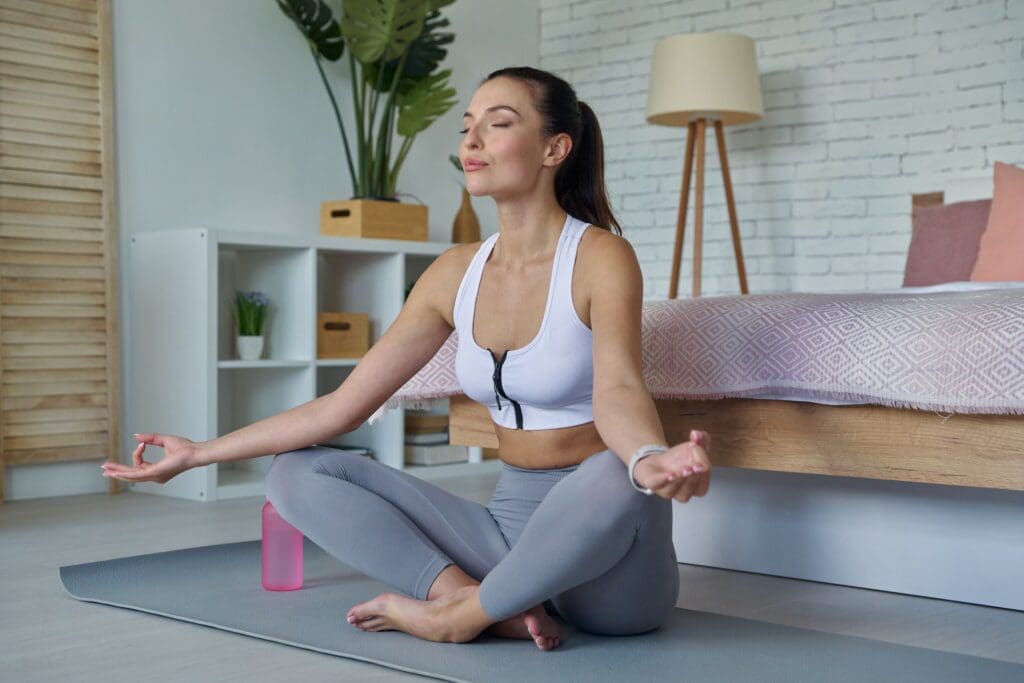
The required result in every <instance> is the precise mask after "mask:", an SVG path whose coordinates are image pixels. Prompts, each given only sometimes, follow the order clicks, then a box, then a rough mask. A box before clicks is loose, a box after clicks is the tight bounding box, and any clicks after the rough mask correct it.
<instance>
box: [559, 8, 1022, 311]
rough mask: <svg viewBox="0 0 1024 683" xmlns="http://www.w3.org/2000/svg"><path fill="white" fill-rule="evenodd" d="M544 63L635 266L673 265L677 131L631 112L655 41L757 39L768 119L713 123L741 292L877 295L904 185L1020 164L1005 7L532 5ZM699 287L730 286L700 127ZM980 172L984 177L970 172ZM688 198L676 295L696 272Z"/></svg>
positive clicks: (904, 211)
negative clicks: (563, 88) (734, 227)
mask: <svg viewBox="0 0 1024 683" xmlns="http://www.w3.org/2000/svg"><path fill="white" fill-rule="evenodd" d="M540 19H541V43H540V64H541V67H542V68H545V69H549V70H552V71H555V72H557V73H558V74H559V75H561V76H562V77H564V78H566V79H567V80H568V81H569V82H570V83H572V84H574V86H575V87H576V90H577V94H578V95H579V97H580V98H582V99H584V100H587V101H588V102H589V103H590V104H591V105H592V106H593V107H594V110H595V111H596V112H597V115H598V117H599V119H600V121H601V123H602V128H603V132H604V136H605V144H606V153H607V154H606V164H607V178H608V185H609V191H610V193H611V195H612V201H613V205H614V208H615V209H616V211H617V213H618V217H619V219H620V222H621V223H623V226H624V234H625V236H627V237H628V238H629V239H630V241H631V242H632V243H633V244H634V245H635V247H636V249H637V253H638V256H639V258H640V260H641V264H642V266H643V270H644V274H645V277H646V281H645V297H646V298H648V299H659V298H665V297H666V296H667V295H668V278H669V276H670V274H671V257H672V249H671V248H666V247H670V246H671V245H672V244H673V242H674V239H675V225H676V212H677V211H678V205H679V187H680V179H681V174H682V165H683V153H684V151H685V140H686V129H685V128H670V127H665V126H654V125H651V124H648V123H646V122H645V119H644V110H645V106H646V94H647V87H648V78H649V74H650V61H651V53H652V50H653V46H654V43H655V42H656V41H657V39H658V38H661V37H662V36H666V35H672V34H676V33H688V32H706V31H729V32H736V33H742V34H745V35H748V36H751V37H752V38H754V39H755V41H756V44H757V55H758V65H759V67H760V71H761V74H762V78H761V86H762V92H763V96H764V107H765V115H764V118H763V119H762V120H761V121H758V122H756V123H753V124H747V125H744V126H736V127H729V128H726V130H725V137H726V145H727V148H728V153H729V168H730V172H731V176H732V182H733V187H734V191H735V198H736V205H737V213H738V218H739V223H740V233H741V236H742V245H743V253H744V257H745V259H744V260H745V266H746V270H747V276H748V283H749V290H750V292H751V293H752V294H757V293H765V292H770V291H836V290H864V289H888V288H893V287H899V286H900V285H901V284H902V281H903V267H904V265H905V262H906V254H907V246H908V245H909V243H910V230H911V224H910V195H911V193H912V192H927V191H937V190H954V192H956V191H959V187H957V186H960V185H963V184H964V183H965V182H967V180H968V179H969V181H970V182H969V184H970V186H971V190H972V191H971V192H969V194H975V193H976V192H974V191H973V190H974V188H977V187H979V186H980V187H981V188H982V192H984V191H985V189H987V191H988V193H989V194H988V195H987V196H989V197H990V196H991V176H992V167H993V162H994V161H996V160H998V161H1004V162H1008V163H1016V164H1020V163H1022V162H1024V135H1022V133H1024V2H1020V1H1019V0H981V1H978V0H947V1H946V2H935V1H934V0H889V1H886V2H861V1H859V0H755V1H753V2H751V1H750V0H728V1H727V0H687V1H686V2H677V1H674V2H664V0H631V2H629V3H626V2H622V1H620V0H541V13H540ZM706 147H707V152H706V158H707V165H706V170H705V173H706V175H705V178H706V186H707V187H706V191H705V214H704V256H703V264H702V271H703V280H702V294H703V295H704V296H710V295H716V294H737V293H739V291H740V290H739V281H738V278H737V275H736V265H735V260H734V258H733V255H732V244H731V241H730V236H729V235H730V229H729V216H728V212H727V210H726V207H725V194H724V191H723V188H722V176H721V170H720V168H721V167H720V165H719V160H718V152H717V148H716V145H715V137H714V133H713V132H709V133H708V137H707V141H706ZM977 178H984V179H986V180H985V183H987V184H980V185H979V183H978V182H976V180H975V179H977ZM693 202H694V199H693V192H692V191H691V194H690V208H689V214H690V215H689V216H688V218H687V224H686V234H685V243H684V251H683V254H684V259H683V263H682V270H681V274H680V280H679V295H680V296H689V295H690V292H691V279H692V274H693V268H692V255H693V243H692V241H693V232H694V230H693Z"/></svg>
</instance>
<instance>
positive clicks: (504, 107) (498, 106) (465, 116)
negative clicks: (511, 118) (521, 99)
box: [462, 104, 523, 118]
mask: <svg viewBox="0 0 1024 683" xmlns="http://www.w3.org/2000/svg"><path fill="white" fill-rule="evenodd" d="M498 109H509V110H511V111H512V112H513V113H514V114H515V115H516V116H518V117H519V118H523V116H522V114H520V113H519V112H517V111H516V110H515V109H512V107H510V106H508V105H507V104H496V105H494V106H493V107H488V108H487V109H485V110H484V113H485V114H486V113H488V112H492V111H496V110H498ZM467 117H468V118H473V115H472V114H470V113H469V112H468V111H467V112H466V113H465V114H463V115H462V118H467Z"/></svg>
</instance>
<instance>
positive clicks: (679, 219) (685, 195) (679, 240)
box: [668, 121, 697, 299]
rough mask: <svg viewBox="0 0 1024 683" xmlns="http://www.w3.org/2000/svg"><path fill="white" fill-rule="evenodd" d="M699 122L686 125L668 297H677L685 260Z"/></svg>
mask: <svg viewBox="0 0 1024 683" xmlns="http://www.w3.org/2000/svg"><path fill="white" fill-rule="evenodd" d="M696 128H697V124H696V123H695V122H693V121H690V123H689V124H687V126H686V155H685V156H684V157H683V183H682V187H681V188H680V189H679V214H678V216H676V244H675V248H673V250H672V276H671V277H670V278H669V282H668V298H669V299H675V298H676V295H677V293H678V291H679V264H680V262H681V261H682V260H683V233H684V232H685V228H686V205H687V202H688V200H689V197H690V172H691V171H692V170H693V144H694V142H695V141H696V140H697V131H696Z"/></svg>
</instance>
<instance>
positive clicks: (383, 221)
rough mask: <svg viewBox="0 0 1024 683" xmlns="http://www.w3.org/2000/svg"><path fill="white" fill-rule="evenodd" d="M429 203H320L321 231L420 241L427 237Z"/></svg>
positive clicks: (322, 232)
mask: <svg viewBox="0 0 1024 683" xmlns="http://www.w3.org/2000/svg"><path fill="white" fill-rule="evenodd" d="M427 228H428V225H427V206H426V204H402V203H401V202H385V201H379V200H375V199H347V200H345V201H337V202H322V203H321V204H320V234H321V235H333V236H335V237H372V238H377V239H388V240H419V241H422V242H425V241H426V240H427V236H428V229H427Z"/></svg>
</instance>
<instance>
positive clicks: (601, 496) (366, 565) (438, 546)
mask: <svg viewBox="0 0 1024 683" xmlns="http://www.w3.org/2000/svg"><path fill="white" fill-rule="evenodd" d="M266 493H267V499H268V500H270V502H271V503H272V504H273V505H274V507H275V508H276V509H277V511H278V512H279V513H280V515H281V516H282V517H283V518H284V519H285V520H287V521H288V522H289V523H290V524H292V525H293V526H295V527H296V528H297V529H299V530H300V531H302V533H303V534H304V535H305V536H306V537H307V538H309V539H310V540H311V541H313V542H314V543H316V544H317V545H318V546H320V547H321V548H323V549H324V550H325V551H326V552H328V553H330V554H331V555H333V556H334V557H336V558H338V559H339V560H341V561H342V562H344V563H345V564H347V565H349V566H350V567H352V568H353V569H356V570H358V571H360V572H362V573H363V574H365V575H367V576H369V577H371V578H374V579H377V580H379V581H382V582H384V583H386V584H388V585H389V586H391V587H393V588H394V589H397V590H399V591H402V592H403V593H405V594H406V595H409V596H411V597H414V598H416V599H419V600H426V598H427V592H428V591H429V590H430V587H431V585H432V584H433V583H434V580H435V579H436V578H437V576H438V574H440V573H441V571H442V570H443V569H444V568H445V567H447V566H448V565H449V564H452V563H455V564H457V565H458V566H459V567H460V568H461V569H462V570H463V571H464V572H466V574H468V575H469V576H471V577H473V578H474V579H475V580H477V581H480V582H481V583H480V602H481V604H482V606H483V608H484V611H485V612H487V614H488V615H489V616H490V617H491V618H492V619H494V620H495V621H503V620H505V619H508V618H509V617H512V616H515V615H516V614H519V613H520V612H524V611H526V610H528V609H530V608H531V607H534V606H536V605H539V604H541V603H543V604H544V605H545V606H546V607H547V608H548V611H549V612H554V613H557V615H558V616H559V617H561V618H562V619H564V620H565V621H566V622H568V623H570V624H572V625H573V626H575V627H577V628H580V629H582V630H584V631H588V632H591V633H599V634H605V635H628V634H636V633H643V632H645V631H650V630H652V629H655V628H657V627H658V626H660V625H661V624H662V623H663V622H664V621H665V619H666V618H667V617H668V616H669V614H670V613H671V610H672V609H673V608H674V607H675V604H676V599H677V598H678V595H679V572H678V567H677V565H676V553H675V547H674V546H673V544H672V506H671V501H670V500H668V499H665V498H660V497H658V496H645V495H643V494H642V493H640V492H638V491H636V490H635V489H633V487H631V486H630V485H629V481H628V479H627V475H626V466H625V465H624V464H623V463H622V461H621V460H620V459H619V458H618V457H617V456H616V455H615V454H614V453H613V452H612V451H610V450H604V451H600V452H598V453H594V454H593V455H590V456H589V457H587V459H586V460H584V461H583V462H582V463H580V464H579V465H573V466H570V467H561V468H555V469H524V468H521V467H514V466H512V465H509V464H508V463H502V468H501V474H500V476H499V479H498V485H497V487H496V488H495V491H494V494H493V496H492V497H491V501H490V502H489V503H488V504H487V505H486V506H484V505H481V504H479V503H477V502H476V501H472V500H467V499H465V498H461V497H459V496H456V495H454V494H452V493H449V492H448V491H445V490H444V489H442V488H439V487H438V486H436V485H434V484H431V483H430V482H428V481H424V480H423V479H420V478H419V477H416V476H414V475H411V474H409V473H408V472H403V471H401V470H397V469H395V468H392V467H389V466H387V465H384V464H383V463H380V462H378V461H376V460H373V459H370V458H367V457H365V456H362V455H357V454H352V453H346V452H343V451H338V450H336V449H331V448H325V447H322V446H313V447H310V448H303V449H301V450H297V451H290V452H288V453H281V454H279V455H277V456H276V457H275V458H274V461H273V463H272V464H271V467H270V470H269V471H268V472H267V477H266Z"/></svg>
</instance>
